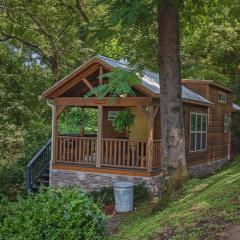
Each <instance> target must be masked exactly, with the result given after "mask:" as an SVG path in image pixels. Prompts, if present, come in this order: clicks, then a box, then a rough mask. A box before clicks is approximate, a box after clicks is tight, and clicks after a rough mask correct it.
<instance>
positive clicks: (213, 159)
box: [42, 55, 232, 194]
mask: <svg viewBox="0 0 240 240" xmlns="http://www.w3.org/2000/svg"><path fill="white" fill-rule="evenodd" d="M114 68H120V69H123V70H128V69H129V68H130V67H129V65H128V64H127V63H126V62H123V61H115V60H113V59H110V58H107V57H104V56H100V55H97V56H95V57H93V58H91V59H90V60H89V61H87V62H86V63H84V64H83V65H82V66H80V67H79V68H77V69H76V70H75V71H73V72H72V73H70V74H69V75H68V76H66V77H65V78H63V79H62V80H61V81H59V82H57V83H56V84H54V85H53V86H52V87H50V88H49V89H48V90H46V91H45V92H44V93H43V95H42V97H43V98H45V99H47V100H51V104H52V110H53V111H52V114H53V115H52V117H53V120H52V129H53V131H52V155H51V167H50V185H51V186H55V187H61V186H69V185H80V186H81V187H83V188H85V189H86V190H99V189H100V188H101V187H102V186H111V185H112V183H113V182H114V181H117V180H130V181H133V182H134V183H139V182H142V181H145V182H146V184H147V186H149V188H150V190H151V191H152V193H153V194H159V193H160V192H161V190H162V182H163V178H164V176H163V173H162V171H161V157H160V146H161V130H160V129H161V128H160V124H161V123H160V111H159V110H160V109H159V102H160V101H159V92H160V84H159V77H158V74H156V73H153V72H150V71H147V70H145V71H144V72H143V74H141V76H140V78H141V83H140V84H138V85H136V86H134V87H133V91H134V92H135V96H134V97H120V96H119V97H118V98H116V99H114V101H111V100H110V97H105V98H103V99H98V98H96V97H88V98H86V97H84V95H85V94H86V93H87V92H88V91H89V90H90V89H92V88H94V87H96V86H97V85H101V84H105V83H107V82H108V79H107V78H106V77H104V76H103V74H105V73H107V72H109V71H111V70H112V69H114ZM182 83H183V86H182V101H183V111H184V123H185V125H184V127H185V138H186V155H187V165H188V168H189V173H190V175H193V176H202V175H206V174H210V173H211V172H213V171H215V170H216V169H219V168H221V167H222V166H223V165H224V164H226V163H227V162H228V161H229V159H230V147H231V146H230V145H231V135H230V131H229V119H230V116H231V107H232V93H231V91H230V90H229V89H228V88H226V87H224V86H222V85H219V84H216V83H215V82H214V81H209V80H204V81H202V80H201V81H200V80H183V81H182ZM68 107H82V108H95V109H97V111H98V120H97V134H96V135H95V136H80V134H79V135H74V136H72V135H60V134H59V131H58V118H59V116H60V115H61V114H62V113H63V112H64V111H65V110H66V108H68ZM126 108H130V109H131V110H132V112H133V113H134V115H135V118H134V124H133V126H132V127H131V129H130V131H129V133H128V134H126V133H125V134H123V133H119V132H117V131H115V130H114V128H113V126H112V117H114V114H115V113H116V112H118V111H121V110H123V109H126Z"/></svg>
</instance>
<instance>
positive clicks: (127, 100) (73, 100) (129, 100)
mask: <svg viewBox="0 0 240 240" xmlns="http://www.w3.org/2000/svg"><path fill="white" fill-rule="evenodd" d="M151 103H152V98H151V97H124V98H121V97H119V98H109V97H105V98H103V99H98V98H96V97H89V98H82V97H60V98H55V104H56V105H58V106H82V107H84V106H119V107H128V106H129V107H135V106H149V105H151Z"/></svg>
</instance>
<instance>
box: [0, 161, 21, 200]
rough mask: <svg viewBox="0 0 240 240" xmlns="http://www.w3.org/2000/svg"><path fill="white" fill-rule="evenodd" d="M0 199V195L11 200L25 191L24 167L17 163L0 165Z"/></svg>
mask: <svg viewBox="0 0 240 240" xmlns="http://www.w3.org/2000/svg"><path fill="white" fill-rule="evenodd" d="M0 183H1V187H0V199H1V198H2V197H1V196H4V197H6V198H8V199H9V200H11V201H14V200H16V197H17V196H18V195H23V194H24V193H25V189H24V169H23V167H22V166H20V165H19V164H18V163H15V162H13V163H10V164H8V165H0Z"/></svg>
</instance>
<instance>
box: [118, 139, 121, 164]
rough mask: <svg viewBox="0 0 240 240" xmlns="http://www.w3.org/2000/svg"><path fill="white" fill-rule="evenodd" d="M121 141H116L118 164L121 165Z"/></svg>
mask: <svg viewBox="0 0 240 240" xmlns="http://www.w3.org/2000/svg"><path fill="white" fill-rule="evenodd" d="M121 143H122V142H121V141H119V142H118V156H119V165H122V160H121V158H122V155H121V147H122V146H121V145H122V144H121Z"/></svg>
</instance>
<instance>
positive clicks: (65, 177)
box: [50, 159, 230, 196]
mask: <svg viewBox="0 0 240 240" xmlns="http://www.w3.org/2000/svg"><path fill="white" fill-rule="evenodd" d="M229 162H230V159H222V160H217V161H213V162H209V163H206V164H201V165H195V166H192V167H190V168H189V169H188V171H189V175H190V177H204V176H208V175H211V174H214V173H215V172H216V171H218V170H220V169H222V168H223V167H224V166H225V165H227V164H228V163H229ZM86 171H87V169H86ZM117 181H131V182H133V184H135V185H137V184H139V183H142V182H144V183H145V184H146V186H147V187H148V189H149V191H150V193H151V195H152V196H161V195H162V193H163V190H164V182H165V176H164V175H163V174H161V175H158V176H154V177H141V176H127V175H117V174H104V173H93V172H81V171H70V170H58V169H51V171H50V186H52V187H68V186H80V187H81V188H83V189H85V190H86V191H98V190H100V189H101V188H102V187H104V186H105V187H111V186H113V183H114V182H117Z"/></svg>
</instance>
